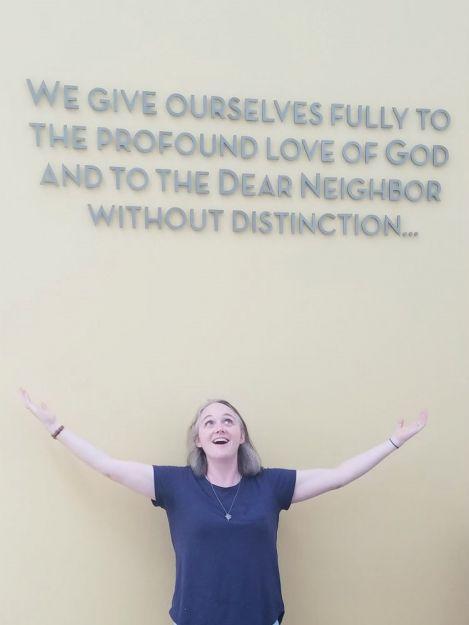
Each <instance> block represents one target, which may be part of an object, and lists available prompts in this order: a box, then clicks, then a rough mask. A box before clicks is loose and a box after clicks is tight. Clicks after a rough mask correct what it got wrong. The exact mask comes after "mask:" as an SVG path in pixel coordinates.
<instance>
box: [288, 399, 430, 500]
mask: <svg viewBox="0 0 469 625" xmlns="http://www.w3.org/2000/svg"><path fill="white" fill-rule="evenodd" d="M427 419H428V412H427V411H426V410H423V411H422V412H421V413H420V416H419V418H418V419H416V420H415V421H413V422H412V423H410V424H409V425H404V420H403V419H402V420H401V421H398V425H397V427H396V429H395V430H394V432H393V434H392V436H391V437H390V438H389V439H388V440H386V441H385V442H384V443H381V444H380V445H376V447H372V448H371V449H369V450H368V451H365V452H364V453H362V454H359V455H358V456H354V457H353V458H350V459H349V460H345V462H342V463H341V464H339V466H338V467H335V468H334V469H310V470H306V471H297V472H296V485H295V491H294V493H293V499H292V503H297V502H299V501H305V500H306V499H311V498H312V497H316V496H317V495H321V494H322V493H327V492H328V491H330V490H334V489H336V488H340V487H341V486H345V485H346V484H350V482H353V480H356V479H357V478H358V477H361V476H362V475H364V474H365V473H367V472H368V471H370V469H372V468H373V467H375V466H376V465H377V464H378V463H380V462H381V461H382V460H384V458H386V457H387V456H389V454H392V453H393V452H394V451H396V449H398V448H399V447H401V446H402V445H403V444H404V443H405V442H406V441H408V440H409V438H411V437H412V436H414V435H415V434H417V432H420V430H422V429H423V428H424V427H425V425H426V423H427Z"/></svg>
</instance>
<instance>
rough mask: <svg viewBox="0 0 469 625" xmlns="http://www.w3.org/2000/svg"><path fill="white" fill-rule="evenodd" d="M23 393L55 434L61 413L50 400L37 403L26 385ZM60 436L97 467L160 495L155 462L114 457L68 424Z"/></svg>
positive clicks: (141, 490) (143, 491) (148, 494)
mask: <svg viewBox="0 0 469 625" xmlns="http://www.w3.org/2000/svg"><path fill="white" fill-rule="evenodd" d="M20 395H21V397H22V399H23V402H24V404H25V406H26V408H28V410H30V411H31V412H32V413H33V414H34V415H35V416H36V417H37V418H38V419H39V420H40V421H41V423H42V424H43V425H44V427H45V428H46V429H47V430H48V432H49V433H50V434H53V433H54V432H55V431H56V430H57V428H58V427H59V425H60V424H59V422H58V420H57V417H56V416H55V415H54V414H53V413H52V412H51V411H50V410H49V409H48V408H47V406H46V404H44V403H42V404H41V405H37V404H34V403H33V402H32V401H31V399H30V397H29V395H28V393H27V392H26V391H25V390H24V389H20ZM56 440H57V441H60V442H61V443H62V444H63V445H64V446H65V447H67V449H69V450H70V451H71V452H72V454H73V455H74V456H76V457H77V458H79V459H80V460H82V461H83V462H85V463H86V464H87V465H88V466H90V467H91V468H92V469H95V471H98V472H99V473H101V474H102V475H105V476H106V477H109V478H110V479H111V480H113V481H114V482H118V483H119V484H122V485H123V486H127V488H130V489H131V490H133V491H135V492H137V493H140V494H142V495H145V496H146V497H150V498H151V499H155V498H156V497H155V486H154V478H153V466H152V465H151V464H142V463H140V462H128V461H126V460H117V459H116V458H111V456H108V454H106V453H105V452H104V451H101V450H100V449H97V448H96V447H93V445H91V443H88V441H85V440H84V439H83V438H80V437H79V436H77V435H76V434H74V433H73V432H72V431H71V430H69V429H68V428H64V429H63V430H62V431H61V432H60V434H58V436H57V437H56Z"/></svg>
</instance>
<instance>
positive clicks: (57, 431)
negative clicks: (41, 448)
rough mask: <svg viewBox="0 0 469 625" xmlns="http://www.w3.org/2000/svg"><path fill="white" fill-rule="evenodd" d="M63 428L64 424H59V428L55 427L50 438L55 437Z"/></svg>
mask: <svg viewBox="0 0 469 625" xmlns="http://www.w3.org/2000/svg"><path fill="white" fill-rule="evenodd" d="M63 429H64V426H63V425H61V426H60V427H59V428H57V429H56V430H55V432H54V433H53V434H51V436H52V438H57V436H58V435H59V434H60V432H61V431H62V430H63Z"/></svg>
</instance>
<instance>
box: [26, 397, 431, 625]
mask: <svg viewBox="0 0 469 625" xmlns="http://www.w3.org/2000/svg"><path fill="white" fill-rule="evenodd" d="M20 392H21V397H22V399H23V402H24V404H25V406H26V407H27V408H28V409H29V410H31V412H32V413H33V414H35V415H36V416H37V417H38V419H39V420H40V421H41V422H42V423H43V425H44V426H45V427H46V428H47V430H48V431H49V432H50V434H51V436H52V437H53V438H54V439H57V440H59V441H60V442H61V443H62V444H64V445H65V446H66V447H67V448H68V449H69V450H70V451H71V452H72V453H73V454H74V455H76V456H77V457H78V458H80V459H81V460H83V461H84V462H86V463H87V464H88V465H89V466H90V467H92V468H93V469H95V470H97V471H99V472H100V473H102V474H103V475H105V476H107V477H109V478H110V479H112V480H114V481H116V482H118V483H120V484H122V485H124V486H127V487H128V488H131V489H132V490H134V491H136V492H138V493H141V494H143V495H145V496H146V497H149V498H150V499H151V502H152V504H153V505H154V506H157V507H161V508H163V509H164V510H165V511H166V514H167V517H168V522H169V527H170V532H171V539H172V543H173V546H174V550H175V554H176V583H175V589H174V595H173V601H172V605H171V609H170V611H169V614H170V616H171V618H172V619H173V623H174V624H175V625H220V624H221V623H223V625H240V624H241V623H242V624H244V623H247V624H248V625H272V624H273V625H280V623H282V620H283V617H284V614H285V607H284V603H283V598H282V591H281V583H280V573H279V566H278V556H277V531H278V523H279V515H280V512H281V511H282V510H288V509H289V508H290V506H291V504H292V503H295V502H299V501H305V500H307V499H311V498H313V497H316V496H317V495H320V494H322V493H325V492H328V491H331V490H334V489H337V488H340V487H342V486H344V485H345V484H348V483H349V482H351V481H352V480H354V479H356V478H358V477H360V476H361V475H364V474H365V473H366V472H367V471H369V470H370V469H371V468H373V467H374V466H376V465H377V464H378V463H379V462H380V461H381V460H383V459H384V458H385V457H386V456H388V455H389V454H390V453H392V452H394V451H395V450H396V449H398V448H399V447H401V445H402V444H403V443H404V442H406V440H408V439H409V438H411V437H412V436H413V435H414V434H416V433H417V432H418V431H420V430H421V429H422V428H423V427H424V426H425V424H426V421H427V413H426V411H422V412H421V414H420V418H419V419H418V420H416V421H414V422H413V423H411V424H410V425H408V426H404V421H403V420H401V421H399V422H398V426H397V428H396V429H395V431H394V433H393V434H392V437H390V438H389V439H387V440H386V441H385V442H384V443H381V444H380V445H377V446H376V447H374V448H372V449H370V450H368V451H366V452H365V453H363V454H360V455H358V456H356V457H354V458H351V459H349V460H346V461H345V462H343V463H342V464H340V465H339V466H338V467H335V468H333V469H310V470H301V471H296V470H294V469H280V468H264V467H262V465H261V460H260V458H259V455H258V453H257V452H256V450H255V448H254V445H253V444H252V441H251V439H250V437H249V432H248V428H247V425H246V422H245V421H244V419H243V417H242V416H241V414H240V413H239V411H238V410H237V409H236V408H235V407H234V406H233V405H232V404H230V403H229V402H228V401H226V400H224V399H215V400H210V401H209V402H207V403H205V404H204V405H203V406H202V407H201V408H200V409H199V410H198V411H197V413H196V415H195V418H194V420H193V421H192V423H191V425H190V426H189V431H188V457H187V465H186V466H163V465H147V464H142V463H139V462H128V461H123V460H118V459H115V458H111V457H110V456H109V455H107V454H106V453H104V452H102V451H100V450H99V449H96V448H95V447H93V446H92V445H91V444H90V443H88V442H87V441H85V440H84V439H82V438H80V437H78V436H77V435H76V434H74V433H73V432H71V431H70V430H69V429H68V428H67V429H65V428H64V426H63V425H60V423H59V421H58V420H57V418H56V416H55V415H54V414H53V413H52V412H51V411H50V410H49V409H48V407H47V406H46V405H45V404H40V405H37V404H34V403H33V402H32V401H31V399H30V397H29V395H28V394H27V392H26V391H25V390H23V389H21V391H20Z"/></svg>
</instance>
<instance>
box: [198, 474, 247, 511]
mask: <svg viewBox="0 0 469 625" xmlns="http://www.w3.org/2000/svg"><path fill="white" fill-rule="evenodd" d="M205 479H206V480H207V482H208V483H209V484H210V486H211V488H212V490H213V494H214V495H215V497H216V498H217V499H218V503H219V504H220V506H221V507H222V508H223V510H224V512H225V519H226V520H227V521H229V520H230V519H231V514H230V512H231V508H232V507H233V504H234V502H235V501H236V497H237V496H238V493H239V487H240V486H241V482H242V481H243V476H241V479H240V480H239V484H238V488H237V490H236V494H235V496H234V499H233V501H232V502H231V506H230V509H229V510H227V509H226V508H225V506H224V505H223V504H222V502H221V501H220V499H219V497H218V495H217V493H216V492H215V489H214V488H213V484H212V482H211V481H210V480H209V479H208V477H207V476H205Z"/></svg>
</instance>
